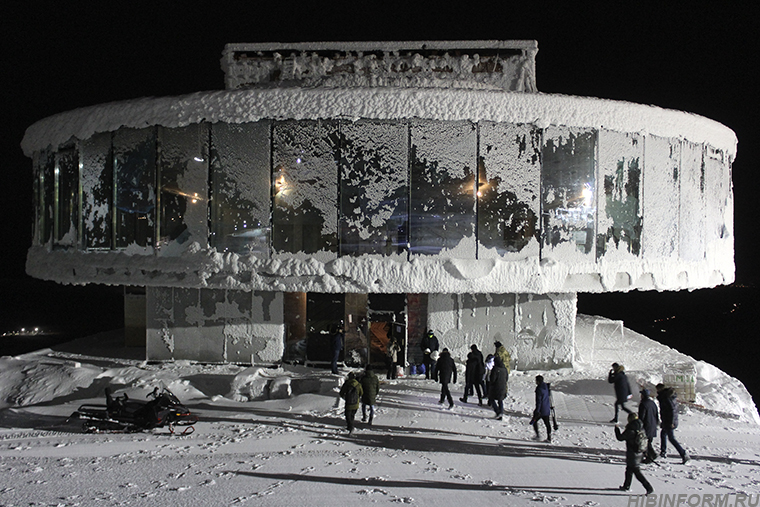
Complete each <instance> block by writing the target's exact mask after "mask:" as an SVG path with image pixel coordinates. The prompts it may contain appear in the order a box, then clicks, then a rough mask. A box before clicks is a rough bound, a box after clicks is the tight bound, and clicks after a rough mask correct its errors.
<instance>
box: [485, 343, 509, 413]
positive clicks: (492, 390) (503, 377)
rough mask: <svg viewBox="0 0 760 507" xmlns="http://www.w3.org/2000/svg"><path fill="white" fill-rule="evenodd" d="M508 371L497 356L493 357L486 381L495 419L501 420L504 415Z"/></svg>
mask: <svg viewBox="0 0 760 507" xmlns="http://www.w3.org/2000/svg"><path fill="white" fill-rule="evenodd" d="M508 377H509V373H507V368H506V367H505V366H504V363H503V362H502V361H501V358H500V357H499V356H494V358H493V368H492V369H491V376H490V378H489V381H488V386H489V391H488V397H489V399H490V400H491V407H492V408H493V411H494V412H496V419H497V420H498V421H501V419H502V417H503V416H504V398H506V397H507V379H508Z"/></svg>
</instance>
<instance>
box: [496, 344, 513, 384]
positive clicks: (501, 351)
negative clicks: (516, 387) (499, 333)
mask: <svg viewBox="0 0 760 507" xmlns="http://www.w3.org/2000/svg"><path fill="white" fill-rule="evenodd" d="M493 346H494V353H493V355H494V356H499V358H501V363H502V364H503V365H504V368H506V369H507V387H506V388H505V390H504V392H509V374H510V373H511V372H512V369H511V366H510V363H511V362H512V355H511V354H510V353H509V351H508V350H507V348H506V347H505V346H504V345H502V343H501V342H498V341H497V342H493ZM505 397H506V395H505Z"/></svg>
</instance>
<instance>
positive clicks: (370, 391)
mask: <svg viewBox="0 0 760 507" xmlns="http://www.w3.org/2000/svg"><path fill="white" fill-rule="evenodd" d="M360 383H361V385H362V422H367V407H369V425H370V426H372V419H374V417H375V401H376V399H377V393H378V392H379V391H380V380H379V379H378V378H377V375H376V374H375V372H374V370H373V368H372V365H371V364H368V365H367V367H366V368H365V370H364V376H363V377H362V379H361V381H360Z"/></svg>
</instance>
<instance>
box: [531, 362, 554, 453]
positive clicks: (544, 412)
mask: <svg viewBox="0 0 760 507" xmlns="http://www.w3.org/2000/svg"><path fill="white" fill-rule="evenodd" d="M551 413H552V404H551V398H550V396H549V384H547V383H546V382H544V377H543V376H541V375H536V409H535V410H534V411H533V418H532V419H531V420H530V423H531V424H532V425H533V430H534V431H535V432H536V436H535V437H533V438H534V440H539V439H540V438H541V437H540V435H539V433H538V421H539V420H541V421H544V425H545V426H546V441H547V442H551V441H552V425H551V423H550V422H549V416H550V415H551Z"/></svg>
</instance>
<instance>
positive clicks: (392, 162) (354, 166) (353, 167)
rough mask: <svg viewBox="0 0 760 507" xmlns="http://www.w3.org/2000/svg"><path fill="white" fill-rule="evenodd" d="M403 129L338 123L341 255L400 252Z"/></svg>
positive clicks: (404, 200)
mask: <svg viewBox="0 0 760 507" xmlns="http://www.w3.org/2000/svg"><path fill="white" fill-rule="evenodd" d="M408 151H409V149H408V131H407V126H406V125H405V124H400V123H398V122H393V123H391V122H369V121H362V122H356V123H349V124H344V125H342V127H341V144H340V210H341V214H340V253H341V255H361V254H364V253H368V254H381V255H390V254H393V253H400V252H405V251H406V248H407V230H408V223H407V206H408V200H409V199H408V195H409V182H408V173H409V168H408Z"/></svg>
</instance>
